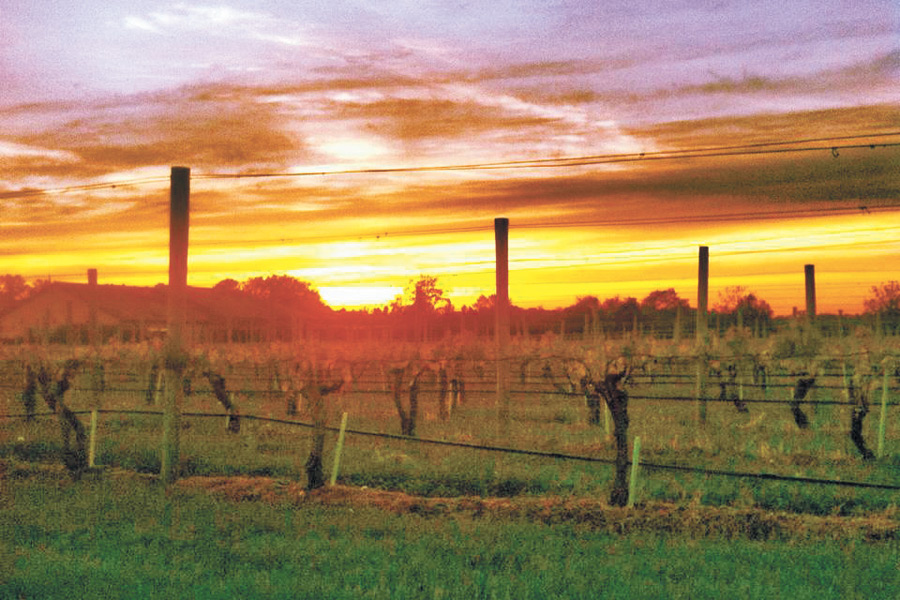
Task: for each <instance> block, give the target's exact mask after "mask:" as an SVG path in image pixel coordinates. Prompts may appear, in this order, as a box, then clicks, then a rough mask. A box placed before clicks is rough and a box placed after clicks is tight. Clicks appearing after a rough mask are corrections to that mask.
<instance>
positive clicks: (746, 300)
mask: <svg viewBox="0 0 900 600" xmlns="http://www.w3.org/2000/svg"><path fill="white" fill-rule="evenodd" d="M713 310H714V311H715V312H718V313H720V314H723V315H732V316H735V317H737V315H738V314H740V316H741V318H742V319H743V321H744V323H746V324H748V325H749V324H751V323H753V322H755V321H757V320H758V321H760V322H762V323H768V322H769V321H771V319H772V315H773V314H774V311H773V310H772V307H771V306H770V305H769V303H768V302H766V301H765V300H763V299H762V298H757V297H756V295H755V294H753V293H751V292H748V291H747V288H746V287H744V286H742V285H735V286H729V287H726V288H725V289H724V290H722V291H720V292H719V300H718V302H717V303H716V305H715V306H713Z"/></svg>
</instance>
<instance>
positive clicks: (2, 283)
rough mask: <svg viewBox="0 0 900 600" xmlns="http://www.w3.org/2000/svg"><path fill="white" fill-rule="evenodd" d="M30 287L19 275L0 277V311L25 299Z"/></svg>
mask: <svg viewBox="0 0 900 600" xmlns="http://www.w3.org/2000/svg"><path fill="white" fill-rule="evenodd" d="M30 292H31V287H30V286H29V285H28V282H27V281H25V278H24V277H22V276H21V275H0V310H2V309H4V308H7V307H9V306H11V305H12V304H14V303H15V302H17V301H19V300H22V299H23V298H26V297H27V296H28V294H29V293H30Z"/></svg>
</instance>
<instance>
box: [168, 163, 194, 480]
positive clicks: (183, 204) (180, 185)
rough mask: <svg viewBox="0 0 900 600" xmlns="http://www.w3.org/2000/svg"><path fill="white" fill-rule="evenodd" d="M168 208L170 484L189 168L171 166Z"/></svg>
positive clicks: (178, 401)
mask: <svg viewBox="0 0 900 600" xmlns="http://www.w3.org/2000/svg"><path fill="white" fill-rule="evenodd" d="M170 181H171V183H170V209H169V289H168V296H169V298H168V332H167V336H166V350H165V368H166V392H165V403H164V406H163V442H162V456H161V461H160V462H161V466H160V478H161V479H162V480H163V481H164V482H165V483H167V484H168V483H174V482H175V480H176V479H177V478H178V461H179V451H180V435H179V434H180V431H181V406H182V403H183V400H184V387H183V385H182V374H183V372H184V367H185V361H186V358H185V352H184V347H183V343H184V340H183V335H184V322H185V303H186V300H187V257H188V229H189V216H188V215H189V199H190V182H191V170H190V169H188V168H187V167H172V173H171V180H170Z"/></svg>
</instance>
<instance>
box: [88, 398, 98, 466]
mask: <svg viewBox="0 0 900 600" xmlns="http://www.w3.org/2000/svg"><path fill="white" fill-rule="evenodd" d="M99 419H100V414H99V411H98V410H97V408H94V409H93V410H91V435H90V438H89V441H88V468H91V469H93V468H94V459H95V458H96V457H97V421H98V420H99Z"/></svg>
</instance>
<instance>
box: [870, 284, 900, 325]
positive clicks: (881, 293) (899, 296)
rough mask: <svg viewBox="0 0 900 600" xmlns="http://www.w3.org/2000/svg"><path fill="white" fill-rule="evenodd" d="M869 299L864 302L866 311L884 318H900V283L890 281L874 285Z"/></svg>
mask: <svg viewBox="0 0 900 600" xmlns="http://www.w3.org/2000/svg"><path fill="white" fill-rule="evenodd" d="M869 294H870V295H869V297H868V298H866V299H865V300H863V306H864V307H865V311H866V312H867V313H870V314H881V315H882V316H888V317H895V318H896V317H898V316H900V282H897V281H888V282H885V283H881V284H879V285H873V286H872V289H871V290H870V291H869Z"/></svg>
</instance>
